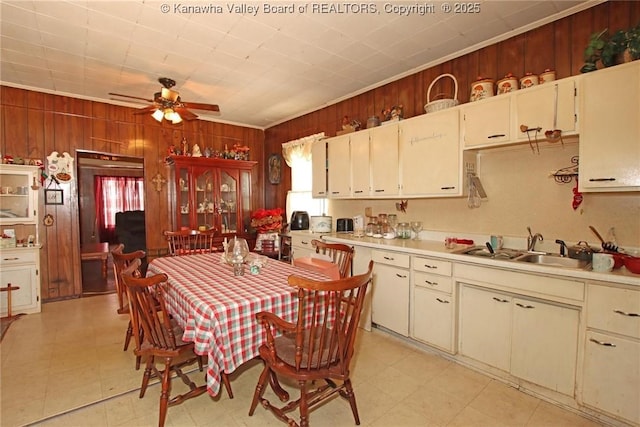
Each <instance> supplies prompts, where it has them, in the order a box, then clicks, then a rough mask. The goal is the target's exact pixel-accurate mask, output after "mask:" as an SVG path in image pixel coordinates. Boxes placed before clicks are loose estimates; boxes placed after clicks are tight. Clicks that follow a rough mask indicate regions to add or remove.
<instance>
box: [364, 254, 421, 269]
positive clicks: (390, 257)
mask: <svg viewBox="0 0 640 427" xmlns="http://www.w3.org/2000/svg"><path fill="white" fill-rule="evenodd" d="M371 259H373V261H374V262H375V263H380V264H387V265H393V266H396V267H402V268H409V263H410V259H411V257H410V256H409V255H408V254H401V253H398V252H390V251H377V250H374V251H371Z"/></svg>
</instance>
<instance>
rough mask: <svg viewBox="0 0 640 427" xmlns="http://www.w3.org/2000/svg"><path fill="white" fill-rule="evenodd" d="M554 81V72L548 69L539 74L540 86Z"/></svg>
mask: <svg viewBox="0 0 640 427" xmlns="http://www.w3.org/2000/svg"><path fill="white" fill-rule="evenodd" d="M555 79H556V72H555V71H553V70H550V69H548V68H547V69H546V70H544V73H542V74H540V84H543V83H549V82H552V81H554V80H555Z"/></svg>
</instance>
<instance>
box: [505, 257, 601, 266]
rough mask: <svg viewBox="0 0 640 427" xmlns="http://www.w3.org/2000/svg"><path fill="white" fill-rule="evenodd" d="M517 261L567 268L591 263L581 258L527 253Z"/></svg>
mask: <svg viewBox="0 0 640 427" xmlns="http://www.w3.org/2000/svg"><path fill="white" fill-rule="evenodd" d="M516 261H520V262H529V263H531V264H540V265H549V266H553V267H565V268H585V267H586V266H588V265H589V264H590V263H589V261H584V260H581V259H573V258H567V257H561V256H557V255H547V254H525V255H522V256H520V257H518V258H516Z"/></svg>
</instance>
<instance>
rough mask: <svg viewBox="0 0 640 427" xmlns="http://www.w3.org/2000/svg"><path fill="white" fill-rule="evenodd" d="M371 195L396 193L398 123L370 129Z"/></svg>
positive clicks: (397, 176)
mask: <svg viewBox="0 0 640 427" xmlns="http://www.w3.org/2000/svg"><path fill="white" fill-rule="evenodd" d="M369 135H370V149H371V196H373V197H387V196H395V195H398V191H399V188H400V183H399V182H400V177H399V165H398V160H399V156H398V124H388V125H383V126H378V127H375V128H372V129H371V130H370V134H369Z"/></svg>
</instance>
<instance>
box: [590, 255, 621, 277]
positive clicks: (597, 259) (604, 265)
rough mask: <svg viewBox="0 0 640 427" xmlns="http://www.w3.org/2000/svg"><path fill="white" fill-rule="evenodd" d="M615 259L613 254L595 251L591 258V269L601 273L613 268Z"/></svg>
mask: <svg viewBox="0 0 640 427" xmlns="http://www.w3.org/2000/svg"><path fill="white" fill-rule="evenodd" d="M614 264H615V260H614V259H613V255H611V254H600V253H594V254H593V257H592V259H591V269H592V270H593V271H599V272H601V273H604V272H608V271H611V270H613V265H614Z"/></svg>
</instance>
